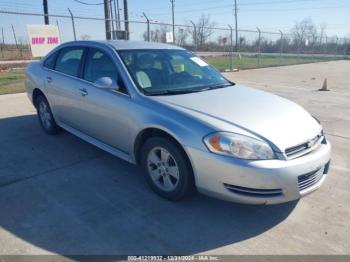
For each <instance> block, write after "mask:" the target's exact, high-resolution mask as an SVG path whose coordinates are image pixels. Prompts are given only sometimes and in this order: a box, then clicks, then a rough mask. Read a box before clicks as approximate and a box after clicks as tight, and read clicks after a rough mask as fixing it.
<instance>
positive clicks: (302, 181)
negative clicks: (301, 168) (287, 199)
mask: <svg viewBox="0 0 350 262" xmlns="http://www.w3.org/2000/svg"><path fill="white" fill-rule="evenodd" d="M323 173H324V168H323V167H321V168H318V169H316V170H314V171H312V172H310V173H307V174H304V175H301V176H298V188H299V191H302V190H304V189H307V188H308V187H311V186H313V185H315V184H317V182H318V181H320V180H321V178H322V176H323Z"/></svg>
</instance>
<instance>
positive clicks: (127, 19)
mask: <svg viewBox="0 0 350 262" xmlns="http://www.w3.org/2000/svg"><path fill="white" fill-rule="evenodd" d="M124 26H125V33H126V35H125V39H126V40H129V11H128V0H124Z"/></svg>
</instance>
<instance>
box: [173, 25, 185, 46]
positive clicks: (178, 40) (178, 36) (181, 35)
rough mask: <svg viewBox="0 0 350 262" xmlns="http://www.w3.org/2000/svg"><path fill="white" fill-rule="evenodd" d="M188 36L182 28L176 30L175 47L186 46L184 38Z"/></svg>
mask: <svg viewBox="0 0 350 262" xmlns="http://www.w3.org/2000/svg"><path fill="white" fill-rule="evenodd" d="M187 36H188V32H187V31H186V30H184V29H183V28H178V29H177V33H176V37H175V41H176V44H177V45H180V46H183V45H185V44H186V38H187Z"/></svg>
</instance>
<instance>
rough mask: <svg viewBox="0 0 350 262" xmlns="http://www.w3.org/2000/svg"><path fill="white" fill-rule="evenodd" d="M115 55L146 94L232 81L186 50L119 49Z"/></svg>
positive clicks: (204, 87)
mask: <svg viewBox="0 0 350 262" xmlns="http://www.w3.org/2000/svg"><path fill="white" fill-rule="evenodd" d="M119 55H120V57H121V59H122V60H123V62H124V64H125V66H126V67H127V69H128V71H129V73H130V75H131V76H132V78H133V80H134V82H135V83H136V85H137V86H138V87H139V89H140V90H141V91H142V92H143V93H145V94H146V95H162V94H175V93H190V92H199V91H205V90H208V89H213V88H219V87H225V86H230V85H232V83H231V82H229V81H228V80H226V79H225V78H224V77H223V76H222V75H221V74H220V73H219V72H218V71H216V70H215V69H214V68H212V67H211V66H210V65H208V64H207V63H206V62H204V61H203V60H201V59H200V58H198V57H196V56H194V55H193V54H192V53H191V52H189V51H186V50H157V49H154V50H121V51H119Z"/></svg>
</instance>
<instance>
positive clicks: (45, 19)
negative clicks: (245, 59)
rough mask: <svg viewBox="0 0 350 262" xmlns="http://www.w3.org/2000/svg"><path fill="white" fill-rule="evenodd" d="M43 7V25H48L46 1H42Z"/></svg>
mask: <svg viewBox="0 0 350 262" xmlns="http://www.w3.org/2000/svg"><path fill="white" fill-rule="evenodd" d="M43 7H44V21H45V25H48V24H49V8H48V6H47V0H43Z"/></svg>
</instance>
